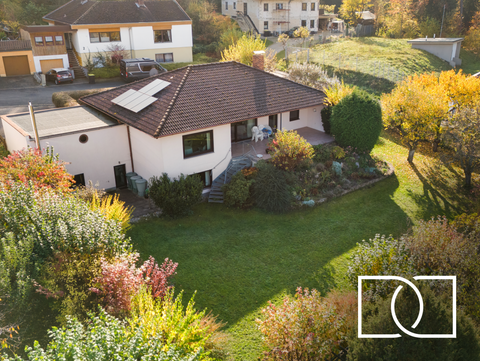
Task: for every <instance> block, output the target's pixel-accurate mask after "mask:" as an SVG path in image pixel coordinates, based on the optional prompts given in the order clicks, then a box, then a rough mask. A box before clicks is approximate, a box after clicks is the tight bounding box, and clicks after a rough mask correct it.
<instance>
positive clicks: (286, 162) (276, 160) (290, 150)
mask: <svg viewBox="0 0 480 361" xmlns="http://www.w3.org/2000/svg"><path fill="white" fill-rule="evenodd" d="M272 144H273V151H272V152H271V153H270V154H271V156H272V162H273V164H274V165H275V166H277V167H279V168H281V169H283V170H295V168H296V167H297V166H298V165H299V164H300V163H302V162H304V161H305V160H310V159H312V158H313V155H314V150H313V147H312V145H311V144H310V143H308V142H307V141H306V140H305V139H304V138H302V137H301V136H300V135H298V134H297V132H295V131H288V130H285V131H282V130H279V131H278V132H277V133H276V134H275V138H274V139H273V141H272Z"/></svg>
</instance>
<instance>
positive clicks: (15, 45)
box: [0, 40, 32, 51]
mask: <svg viewBox="0 0 480 361" xmlns="http://www.w3.org/2000/svg"><path fill="white" fill-rule="evenodd" d="M31 49H32V43H31V42H30V40H4V41H0V51H14V50H31Z"/></svg>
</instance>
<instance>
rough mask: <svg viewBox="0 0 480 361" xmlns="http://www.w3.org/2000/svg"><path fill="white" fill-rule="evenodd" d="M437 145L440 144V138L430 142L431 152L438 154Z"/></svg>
mask: <svg viewBox="0 0 480 361" xmlns="http://www.w3.org/2000/svg"><path fill="white" fill-rule="evenodd" d="M439 144H440V138H437V139H435V140H434V141H433V142H432V150H433V151H434V152H438V145H439Z"/></svg>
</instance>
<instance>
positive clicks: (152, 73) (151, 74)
mask: <svg viewBox="0 0 480 361" xmlns="http://www.w3.org/2000/svg"><path fill="white" fill-rule="evenodd" d="M148 74H149V75H150V76H154V75H157V74H158V70H157V69H155V68H152V69H150V72H149V73H148Z"/></svg>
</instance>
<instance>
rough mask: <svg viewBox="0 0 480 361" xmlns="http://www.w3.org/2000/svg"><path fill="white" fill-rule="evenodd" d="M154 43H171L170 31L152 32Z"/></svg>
mask: <svg viewBox="0 0 480 361" xmlns="http://www.w3.org/2000/svg"><path fill="white" fill-rule="evenodd" d="M153 34H154V38H155V42H156V43H171V42H172V31H171V30H154V31H153Z"/></svg>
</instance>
